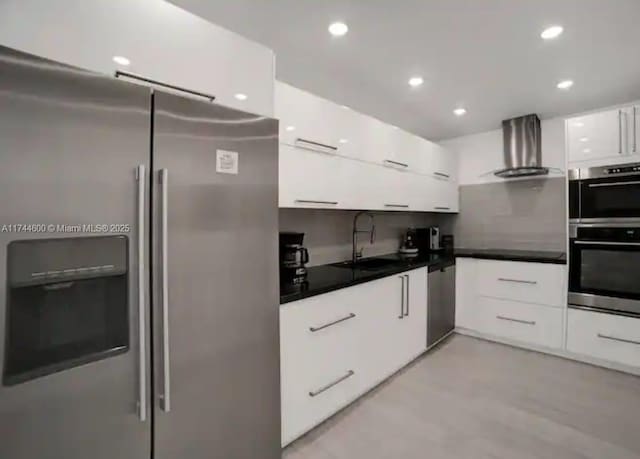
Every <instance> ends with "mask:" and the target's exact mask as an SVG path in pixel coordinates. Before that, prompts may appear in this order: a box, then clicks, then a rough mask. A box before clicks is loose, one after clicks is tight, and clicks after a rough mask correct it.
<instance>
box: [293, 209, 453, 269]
mask: <svg viewBox="0 0 640 459" xmlns="http://www.w3.org/2000/svg"><path fill="white" fill-rule="evenodd" d="M356 213H357V212H356V211H348V210H317V209H280V231H298V232H301V233H305V237H304V244H305V246H306V247H307V249H309V259H310V261H309V266H315V265H322V264H326V263H334V262H337V261H342V260H348V259H350V258H351V229H352V225H353V217H354V216H355V215H356ZM372 213H373V215H374V216H375V224H376V241H375V243H374V244H373V245H370V244H369V241H368V240H367V236H366V235H361V241H362V242H361V243H360V244H359V247H364V256H365V257H368V256H375V255H383V254H387V253H394V252H396V251H397V250H398V248H399V247H400V242H401V240H402V236H403V235H404V232H405V231H406V229H407V228H408V227H422V226H432V225H438V226H440V228H441V234H451V232H452V230H453V226H452V223H453V218H454V217H453V216H452V215H444V214H430V213H420V212H372ZM367 224H368V221H367V219H366V218H364V217H362V218H361V220H360V225H361V226H362V227H365V226H366V225H367Z"/></svg>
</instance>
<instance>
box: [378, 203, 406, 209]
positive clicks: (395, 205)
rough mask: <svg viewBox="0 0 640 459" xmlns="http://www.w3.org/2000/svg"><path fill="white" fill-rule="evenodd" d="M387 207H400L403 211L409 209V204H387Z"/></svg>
mask: <svg viewBox="0 0 640 459" xmlns="http://www.w3.org/2000/svg"><path fill="white" fill-rule="evenodd" d="M384 206H385V207H399V208H402V209H407V208H409V204H385V205H384Z"/></svg>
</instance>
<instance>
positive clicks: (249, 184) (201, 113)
mask: <svg viewBox="0 0 640 459" xmlns="http://www.w3.org/2000/svg"><path fill="white" fill-rule="evenodd" d="M154 98H155V100H154V107H155V111H154V136H153V167H154V172H153V193H152V194H153V200H154V226H153V238H152V239H153V246H154V248H153V262H152V271H153V273H154V274H153V277H154V279H153V282H154V302H153V304H154V306H153V317H154V324H153V327H154V353H155V356H154V359H155V360H154V361H155V362H157V363H158V365H155V369H154V373H155V387H156V392H157V394H156V396H157V398H156V400H155V403H156V404H157V405H156V406H157V408H156V410H155V411H156V414H155V418H154V429H155V431H154V457H155V458H156V459H175V458H183V457H184V458H190V459H200V458H207V459H213V458H220V459H230V458H234V459H254V458H260V459H276V458H280V455H281V451H280V381H279V375H280V370H279V331H278V320H279V319H278V308H279V284H278V245H277V244H278V136H277V132H278V126H277V121H276V120H272V119H268V118H264V117H259V116H256V115H251V114H248V113H243V112H239V111H234V110H230V109H227V108H224V107H221V106H218V105H216V104H213V103H210V102H202V101H198V100H192V99H187V98H181V97H178V96H175V95H169V94H164V93H159V92H156V94H155V96H154Z"/></svg>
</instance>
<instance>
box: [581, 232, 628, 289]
mask: <svg viewBox="0 0 640 459" xmlns="http://www.w3.org/2000/svg"><path fill="white" fill-rule="evenodd" d="M639 272H640V243H633V242H613V241H589V240H579V239H572V240H571V261H570V268H569V291H570V292H572V293H583V294H589V295H597V296H603V297H612V298H620V299H629V300H640V281H639V277H638V273H639Z"/></svg>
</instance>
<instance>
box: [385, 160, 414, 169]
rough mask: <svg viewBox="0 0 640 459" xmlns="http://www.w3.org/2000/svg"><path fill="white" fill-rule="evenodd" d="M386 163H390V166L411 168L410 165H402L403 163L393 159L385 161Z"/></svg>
mask: <svg viewBox="0 0 640 459" xmlns="http://www.w3.org/2000/svg"><path fill="white" fill-rule="evenodd" d="M384 162H385V163H389V164H393V165H394V166H400V167H409V165H408V164H407V163H401V162H398V161H393V160H391V159H385V160H384Z"/></svg>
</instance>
